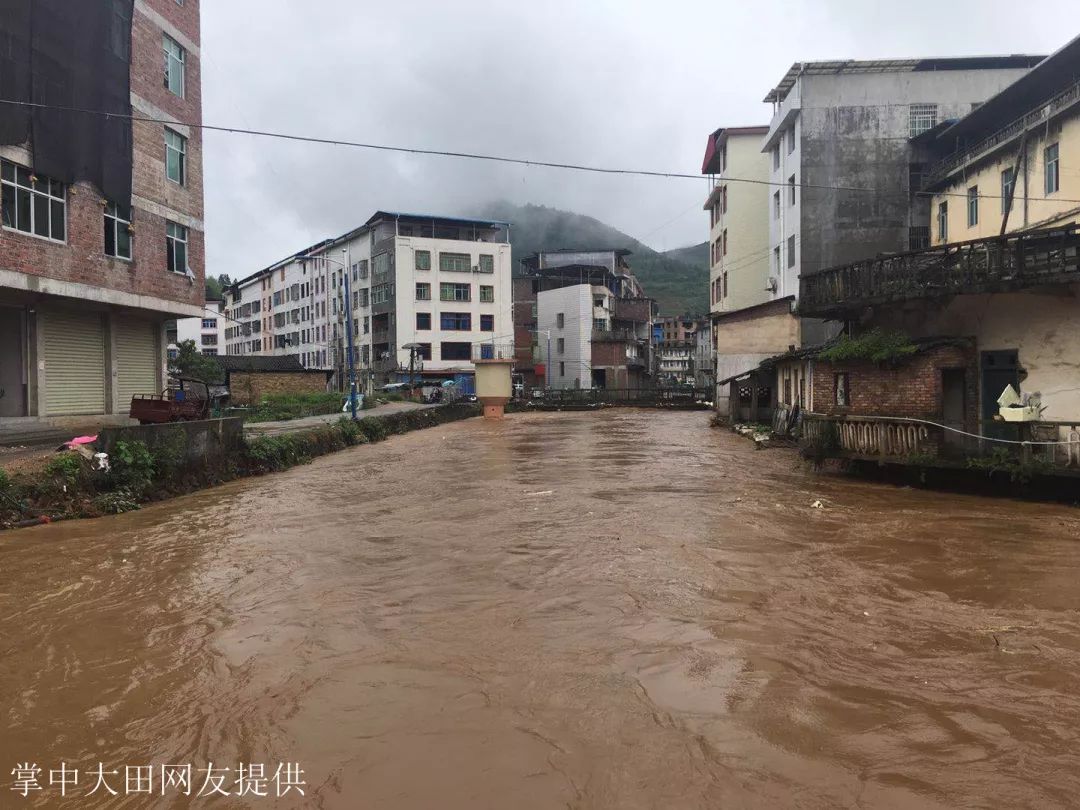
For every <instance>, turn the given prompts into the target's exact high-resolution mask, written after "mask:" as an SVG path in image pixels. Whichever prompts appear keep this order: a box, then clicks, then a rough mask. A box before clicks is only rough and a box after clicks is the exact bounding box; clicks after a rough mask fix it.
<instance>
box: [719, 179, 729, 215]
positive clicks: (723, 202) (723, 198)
mask: <svg viewBox="0 0 1080 810" xmlns="http://www.w3.org/2000/svg"><path fill="white" fill-rule="evenodd" d="M720 213H721V214H726V213H727V186H724V187H723V188H722V189H720Z"/></svg>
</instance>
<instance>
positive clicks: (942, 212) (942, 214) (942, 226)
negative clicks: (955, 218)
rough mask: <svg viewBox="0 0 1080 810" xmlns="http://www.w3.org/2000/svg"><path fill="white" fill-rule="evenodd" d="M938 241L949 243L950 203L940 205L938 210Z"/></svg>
mask: <svg viewBox="0 0 1080 810" xmlns="http://www.w3.org/2000/svg"><path fill="white" fill-rule="evenodd" d="M937 227H938V239H939V240H940V241H942V242H948V241H949V203H948V201H945V202H942V203H939V204H938V208H937Z"/></svg>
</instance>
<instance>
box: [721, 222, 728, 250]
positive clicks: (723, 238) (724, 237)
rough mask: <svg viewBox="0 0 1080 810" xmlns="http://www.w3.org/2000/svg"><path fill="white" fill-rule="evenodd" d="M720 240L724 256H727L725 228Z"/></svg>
mask: <svg viewBox="0 0 1080 810" xmlns="http://www.w3.org/2000/svg"><path fill="white" fill-rule="evenodd" d="M721 238H722V240H723V243H724V255H725V256H727V228H724V233H723V235H722V237H721Z"/></svg>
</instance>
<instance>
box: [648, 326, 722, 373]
mask: <svg viewBox="0 0 1080 810" xmlns="http://www.w3.org/2000/svg"><path fill="white" fill-rule="evenodd" d="M659 326H660V336H661V338H660V342H659V343H658V344H657V346H656V356H657V378H658V380H659V382H660V384H661V385H692V384H693V383H694V381H695V379H696V378H697V367H696V363H697V362H699V358H698V352H699V349H698V340H699V339H698V332H699V331H702V322H701V321H700V320H698V319H697V318H680V317H676V316H673V315H668V316H665V317H663V318H660V320H659ZM705 331H706V332H707V331H708V330H705ZM709 362H710V365H711V358H710V361H709Z"/></svg>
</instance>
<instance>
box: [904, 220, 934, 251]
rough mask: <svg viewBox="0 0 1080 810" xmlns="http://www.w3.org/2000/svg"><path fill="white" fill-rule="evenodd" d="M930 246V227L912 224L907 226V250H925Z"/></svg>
mask: <svg viewBox="0 0 1080 810" xmlns="http://www.w3.org/2000/svg"><path fill="white" fill-rule="evenodd" d="M928 247H930V228H928V227H927V226H926V225H912V226H911V227H909V228H908V250H926V249H927V248H928Z"/></svg>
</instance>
